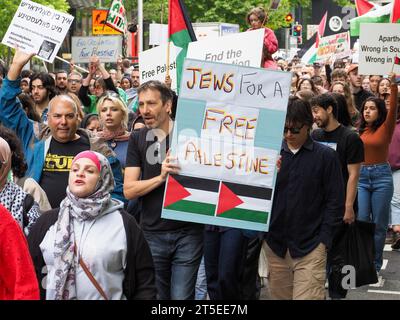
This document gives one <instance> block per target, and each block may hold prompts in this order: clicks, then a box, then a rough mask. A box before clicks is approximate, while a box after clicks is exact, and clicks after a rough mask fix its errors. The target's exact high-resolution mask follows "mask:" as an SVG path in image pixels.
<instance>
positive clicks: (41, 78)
mask: <svg viewBox="0 0 400 320" xmlns="http://www.w3.org/2000/svg"><path fill="white" fill-rule="evenodd" d="M29 92H30V93H31V96H32V98H33V101H34V102H35V111H36V112H37V113H38V114H39V116H40V119H41V120H42V122H44V123H47V112H48V106H49V102H50V100H51V99H52V98H54V96H55V95H56V94H55V82H54V79H53V78H52V77H51V76H50V75H49V74H48V73H45V72H40V73H36V74H34V75H32V77H31V81H30V82H29Z"/></svg>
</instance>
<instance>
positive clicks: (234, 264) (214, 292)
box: [204, 228, 248, 300]
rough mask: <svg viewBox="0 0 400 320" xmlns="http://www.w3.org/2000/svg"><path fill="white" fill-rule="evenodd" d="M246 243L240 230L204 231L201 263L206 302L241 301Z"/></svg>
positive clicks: (246, 239)
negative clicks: (206, 289)
mask: <svg viewBox="0 0 400 320" xmlns="http://www.w3.org/2000/svg"><path fill="white" fill-rule="evenodd" d="M247 243H248V238H246V237H245V236H244V235H243V232H242V231H241V230H240V229H234V228H229V229H228V230H226V231H222V232H221V231H205V236H204V262H205V267H206V276H207V288H208V295H209V296H210V300H237V299H242V295H243V292H242V291H243V290H242V278H243V271H244V266H245V262H246V253H247Z"/></svg>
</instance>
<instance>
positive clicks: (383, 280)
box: [369, 272, 385, 288]
mask: <svg viewBox="0 0 400 320" xmlns="http://www.w3.org/2000/svg"><path fill="white" fill-rule="evenodd" d="M376 276H377V277H378V282H377V283H374V284H370V285H369V286H370V287H375V288H382V287H383V285H384V284H385V279H383V277H382V276H380V275H379V272H376Z"/></svg>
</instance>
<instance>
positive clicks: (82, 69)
mask: <svg viewBox="0 0 400 320" xmlns="http://www.w3.org/2000/svg"><path fill="white" fill-rule="evenodd" d="M55 58H56V59H58V60H60V61H62V62H65V63H68V64H69V65H71V62H69V61H67V60H64V59H63V58H60V57H59V56H55ZM74 67H75V68H77V69H79V70H81V71H83V72H86V73H89V70H86V69H84V68H81V67H80V66H77V65H74Z"/></svg>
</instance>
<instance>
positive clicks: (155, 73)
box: [139, 43, 180, 90]
mask: <svg viewBox="0 0 400 320" xmlns="http://www.w3.org/2000/svg"><path fill="white" fill-rule="evenodd" d="M178 51H180V49H179V48H177V47H175V46H174V45H173V44H172V43H171V47H170V57H169V74H170V77H171V80H172V84H171V89H172V90H176V87H177V84H176V56H177V55H178V54H179V52H178ZM139 71H140V83H144V82H146V81H150V80H159V81H161V82H164V81H165V76H166V75H167V46H159V47H155V48H152V49H149V50H146V51H143V52H139Z"/></svg>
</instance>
